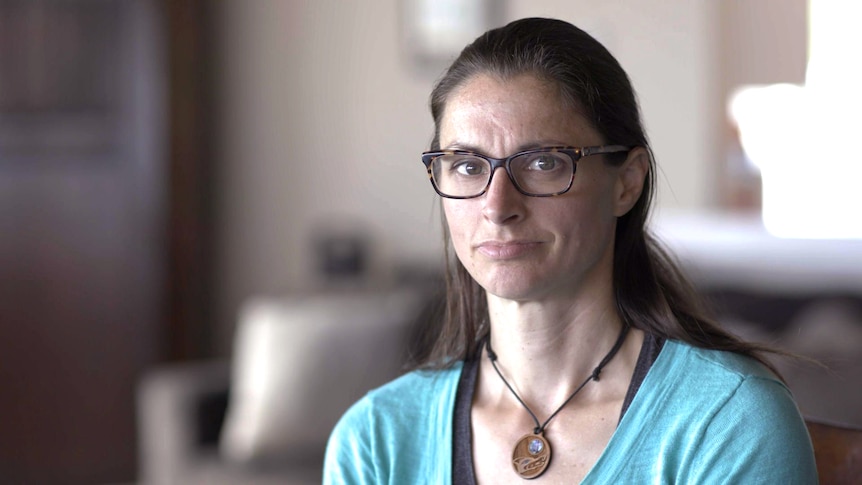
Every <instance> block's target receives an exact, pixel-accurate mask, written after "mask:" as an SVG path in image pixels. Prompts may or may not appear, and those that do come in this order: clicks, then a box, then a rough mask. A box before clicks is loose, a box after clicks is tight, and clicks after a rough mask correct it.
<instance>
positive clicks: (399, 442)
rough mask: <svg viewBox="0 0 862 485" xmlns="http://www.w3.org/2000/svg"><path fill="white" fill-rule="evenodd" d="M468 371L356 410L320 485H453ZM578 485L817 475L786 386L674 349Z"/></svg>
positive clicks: (395, 391) (722, 358) (798, 479)
mask: <svg viewBox="0 0 862 485" xmlns="http://www.w3.org/2000/svg"><path fill="white" fill-rule="evenodd" d="M462 369H463V364H462V363H457V364H455V365H454V366H452V367H451V368H449V369H445V370H440V371H414V372H411V373H408V374H405V375H404V376H402V377H400V378H398V379H396V380H394V381H392V382H390V383H388V384H386V385H384V386H383V387H380V388H378V389H375V390H373V391H371V392H369V393H368V394H367V395H366V396H365V397H363V398H362V399H361V400H360V401H358V402H357V403H356V404H354V405H353V406H352V407H351V408H350V409H349V410H348V411H347V412H346V413H345V415H344V416H343V417H342V418H341V420H340V421H339V423H338V424H337V425H336V427H335V429H334V431H333V433H332V436H331V437H330V439H329V444H328V446H327V450H326V459H325V464H324V483H325V484H375V485H377V484H399V485H400V484H413V483H434V484H451V483H452V439H453V433H452V427H453V425H452V423H453V416H454V408H455V398H456V392H457V389H458V383H459V379H460V376H461V371H462ZM551 466H553V465H551ZM581 483H586V484H606V483H662V484H664V483H668V484H669V483H680V484H689V483H697V484H710V483H746V484H757V483H764V484H766V483H769V484H772V483H782V484H812V483H817V470H816V466H815V463H814V452H813V450H812V448H811V440H810V438H809V436H808V432H807V429H806V427H805V423H804V422H803V420H802V417H801V415H800V413H799V410H798V409H797V407H796V404H795V403H794V402H793V399H792V397H791V395H790V391H789V390H788V389H787V388H786V386H785V385H784V384H783V383H782V382H781V381H780V380H778V379H777V378H775V377H774V376H773V375H772V374H771V373H770V372H769V371H768V370H767V369H766V368H764V367H763V366H762V365H761V364H760V363H758V362H756V361H755V360H753V359H750V358H747V357H744V356H740V355H738V354H733V353H729V352H721V351H715V350H704V349H699V348H695V347H691V346H689V345H687V344H684V343H680V342H677V341H672V340H668V341H666V342H665V344H664V347H663V348H662V350H661V353H660V354H659V356H658V358H657V359H656V361H655V362H654V364H653V365H652V367H651V368H650V370H649V372H648V373H647V375H646V377H645V378H644V381H643V383H642V384H641V386H640V388H639V389H638V391H637V394H636V395H635V397H634V399H633V400H632V402H631V405H630V406H629V408H628V409H627V411H626V412H625V414H624V415H623V418H622V420H621V421H620V423H619V426H618V427H617V430H616V431H615V433H614V435H613V436H612V437H611V440H610V441H609V442H608V445H607V446H606V448H605V450H604V452H603V453H602V455H601V457H600V458H599V460H598V461H597V462H596V463H595V465H594V466H593V468H592V469H591V470H590V472H589V473H588V474H587V476H586V477H585V478H584V480H583V482H581Z"/></svg>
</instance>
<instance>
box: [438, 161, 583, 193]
mask: <svg viewBox="0 0 862 485" xmlns="http://www.w3.org/2000/svg"><path fill="white" fill-rule="evenodd" d="M574 164H575V162H574V161H573V160H572V158H571V157H570V156H568V155H567V154H565V153H561V152H534V153H525V154H523V155H519V156H516V157H514V158H512V159H511V160H510V162H509V164H508V167H507V171H508V172H509V174H510V175H511V177H512V179H513V180H514V182H515V185H516V186H517V188H518V189H519V190H521V191H522V192H524V193H527V194H529V195H552V194H557V193H560V192H565V191H566V190H567V189H568V188H569V186H570V184H571V182H572V174H573V173H574ZM431 175H432V177H433V178H434V183H435V184H436V185H437V190H439V191H440V192H441V193H443V194H445V195H449V196H453V197H472V196H477V195H480V194H482V193H483V192H484V191H485V189H486V188H487V187H488V185H489V184H490V181H491V177H492V176H493V173H492V171H491V163H490V162H489V161H488V160H486V159H484V158H482V157H480V156H477V155H464V154H445V155H441V156H439V157H437V158H435V159H434V161H433V162H432V164H431Z"/></svg>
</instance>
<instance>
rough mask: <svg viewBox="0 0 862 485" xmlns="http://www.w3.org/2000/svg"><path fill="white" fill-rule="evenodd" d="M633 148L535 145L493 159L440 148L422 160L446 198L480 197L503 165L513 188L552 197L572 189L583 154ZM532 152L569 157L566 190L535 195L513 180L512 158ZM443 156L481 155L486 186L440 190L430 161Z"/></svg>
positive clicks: (432, 182) (436, 190) (622, 146)
mask: <svg viewBox="0 0 862 485" xmlns="http://www.w3.org/2000/svg"><path fill="white" fill-rule="evenodd" d="M631 149H632V147H629V146H625V145H602V146H591V147H569V146H552V147H542V148H534V149H532V150H525V151H522V152H518V153H515V154H514V155H510V156H508V157H506V158H492V157H489V156H487V155H483V154H481V153H476V152H472V151H469V150H440V151H430V152H424V153H422V163H423V164H425V169H426V170H427V171H428V179H429V180H430V181H431V186H432V187H434V191H435V192H437V194H438V195H439V196H440V197H446V198H447V199H473V198H476V197H481V196H482V195H484V194H485V192H487V191H488V187H490V186H491V181H492V180H493V179H494V173H495V172H496V171H497V169H498V168H503V170H505V171H506V175H508V176H509V180H511V181H512V185H514V186H515V189H516V190H517V191H518V192H520V193H522V194H524V195H526V196H529V197H555V196H558V195H562V194H565V193H566V192H568V191H569V190H570V189H571V188H572V183H573V182H574V180H575V172H576V171H577V168H578V161H580V160H581V159H582V158H584V157H589V156H591V155H601V154H605V153H622V152H628V151H630V150H631ZM533 153H564V154H566V155H567V156H569V158H571V159H572V162H573V163H572V176H571V178H570V179H569V183H568V185H567V186H566V188H565V189H563V190H560V191H557V192H552V193H548V194H535V193H531V192H527V191H525V190H524V189H523V188H521V186H520V185H518V182H517V181H516V180H515V177H514V176H513V175H512V171H511V169H510V166H511V163H512V160H513V159H515V158H517V157H520V156H524V155H530V154H533ZM443 155H469V156H473V157H478V158H481V159H483V160H485V161H487V162H488V164H489V165H490V166H491V173H490V175H489V176H488V183H487V184H486V185H485V188H484V189H482V191H481V192H479V193H478V194H475V195H465V196H459V195H449V194H446V193H443V192H441V191H440V188H439V187H438V186H437V182H436V181H435V180H434V174H433V173H432V169H431V164H432V163H434V160H435V159H436V158H438V157H441V156H443Z"/></svg>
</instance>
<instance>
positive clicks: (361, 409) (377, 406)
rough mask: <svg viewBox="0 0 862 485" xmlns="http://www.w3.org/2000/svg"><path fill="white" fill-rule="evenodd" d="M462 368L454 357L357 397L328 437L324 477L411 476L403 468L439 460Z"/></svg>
mask: <svg viewBox="0 0 862 485" xmlns="http://www.w3.org/2000/svg"><path fill="white" fill-rule="evenodd" d="M461 368H462V364H461V363H456V364H455V365H453V366H452V367H450V368H447V369H443V370H428V371H426V370H416V371H412V372H409V373H407V374H405V375H403V376H401V377H399V378H398V379H395V380H393V381H391V382H389V383H387V384H385V385H384V386H382V387H379V388H377V389H374V390H372V391H370V392H369V393H368V394H366V395H365V396H364V397H363V398H362V399H360V400H359V401H357V402H356V403H355V404H354V405H353V406H351V407H350V409H348V410H347V412H346V413H345V414H344V415H343V416H342V417H341V419H340V420H339V422H338V424H337V425H336V426H335V429H334V430H333V432H332V435H331V436H330V438H329V443H328V445H327V450H326V459H325V466H324V478H325V481H326V482H327V483H387V482H393V480H395V479H396V478H398V479H400V480H404V479H407V478H408V477H406V476H404V475H398V474H399V473H401V472H411V473H421V472H423V469H427V468H428V467H429V466H431V464H433V463H436V462H437V461H438V460H434V459H433V456H434V455H436V454H440V455H441V456H442V455H445V454H446V450H447V449H450V448H451V426H447V425H444V424H446V423H450V422H451V419H452V409H453V406H454V400H455V392H456V391H457V388H458V381H459V378H460V375H461ZM447 447H449V448H447ZM423 457H424V459H425V461H424V462H422V459H423ZM414 459H415V460H414ZM411 460H414V461H415V463H414V462H411ZM447 463H448V462H447ZM425 471H426V472H427V471H428V470H425ZM381 473H387V474H393V475H392V476H388V478H386V477H383V476H381ZM435 473H439V472H436V471H435ZM417 476H421V475H417ZM348 477H350V478H348ZM359 477H364V478H359Z"/></svg>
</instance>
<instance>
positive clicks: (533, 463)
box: [485, 324, 629, 479]
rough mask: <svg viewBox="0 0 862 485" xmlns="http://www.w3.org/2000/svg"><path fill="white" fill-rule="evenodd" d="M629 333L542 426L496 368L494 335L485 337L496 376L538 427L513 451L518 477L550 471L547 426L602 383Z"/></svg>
mask: <svg viewBox="0 0 862 485" xmlns="http://www.w3.org/2000/svg"><path fill="white" fill-rule="evenodd" d="M628 331H629V326H628V325H625V324H623V328H622V329H621V330H620V335H619V336H618V337H617V341H616V343H614V346H613V348H611V350H610V352H608V354H607V355H605V358H604V359H602V361H601V362H599V365H597V366H596V368H595V369H593V373H592V374H590V376H589V377H587V379H586V380H585V381H584V382H582V383H581V385H580V386H578V387H577V389H575V391H574V392H572V394H571V395H569V397H568V398H567V399H566V400H565V402H563V404H561V405H560V407H558V408H557V410H556V411H554V412H553V413H551V415H550V416H549V417H548V419H546V420H545V422H544V423H542V424H539V418H537V417H536V414H535V413H534V412H533V411H532V410H531V409H530V407H529V406H527V404H526V403H525V402H524V400H523V399H521V397H520V396H518V393H517V392H515V389H514V388H512V386H511V385H510V384H509V381H507V380H506V378H505V377H503V373H502V372H500V369H498V368H497V354H495V353H494V351H493V350H492V349H491V335H490V334H489V335H488V336H487V337H485V348H486V349H487V350H488V359H489V360H490V361H491V365H492V366H493V367H494V370H495V371H497V375H498V376H500V379H502V380H503V384H505V385H506V387H508V388H509V390H510V391H512V394H513V395H514V396H515V399H517V400H518V402H519V403H521V406H523V407H524V409H526V410H527V412H528V413H530V416H531V417H532V418H533V421H534V422H535V423H536V427H535V428H533V432H532V433H531V434H526V435H524V436H522V437H521V438H520V439H519V440H518V441H517V443H515V448H514V449H513V450H512V466H513V467H514V469H515V473H517V474H518V475H519V476H520V477H521V478H526V479H531V478H536V477H538V476H539V475H541V474H542V473H544V472H545V470H546V469H547V468H548V465H549V464H550V463H551V444H550V443H549V442H548V439H547V438H545V427H546V426H548V423H550V422H551V420H552V419H554V417H555V416H556V415H557V414H558V413H559V412H560V411H562V410H563V408H564V407H566V404H569V402H571V400H572V399H574V398H575V396H576V395H577V394H578V392H580V391H581V389H583V388H584V386H586V385H587V383H588V382H590V381H597V380H599V374H601V372H602V369H603V368H604V367H605V366H606V365H607V364H608V362H610V361H611V359H613V358H614V356H615V355H616V354H617V351H619V350H620V347H622V345H623V342H625V340H626V335H628Z"/></svg>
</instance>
